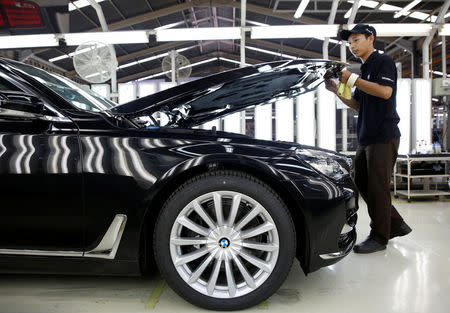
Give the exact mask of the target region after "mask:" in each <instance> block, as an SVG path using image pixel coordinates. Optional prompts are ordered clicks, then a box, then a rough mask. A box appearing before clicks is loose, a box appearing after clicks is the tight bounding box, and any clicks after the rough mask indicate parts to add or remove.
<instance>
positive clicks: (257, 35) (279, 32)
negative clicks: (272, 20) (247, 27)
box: [251, 25, 339, 39]
mask: <svg viewBox="0 0 450 313" xmlns="http://www.w3.org/2000/svg"><path fill="white" fill-rule="evenodd" d="M338 28H339V25H286V26H268V27H263V26H262V27H252V28H251V38H252V39H272V38H311V37H312V34H314V36H317V37H336V36H337V33H338Z"/></svg>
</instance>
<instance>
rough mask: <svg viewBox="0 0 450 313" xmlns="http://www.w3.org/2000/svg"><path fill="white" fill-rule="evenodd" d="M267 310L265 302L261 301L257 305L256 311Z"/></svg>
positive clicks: (267, 306)
mask: <svg viewBox="0 0 450 313" xmlns="http://www.w3.org/2000/svg"><path fill="white" fill-rule="evenodd" d="M268 308H269V305H268V304H267V301H263V302H261V303H260V304H258V310H267V309H268Z"/></svg>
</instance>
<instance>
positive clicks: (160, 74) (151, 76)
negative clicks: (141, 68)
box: [137, 71, 170, 82]
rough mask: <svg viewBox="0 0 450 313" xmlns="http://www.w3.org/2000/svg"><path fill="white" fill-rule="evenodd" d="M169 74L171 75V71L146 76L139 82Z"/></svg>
mask: <svg viewBox="0 0 450 313" xmlns="http://www.w3.org/2000/svg"><path fill="white" fill-rule="evenodd" d="M167 73H170V71H165V72H161V73H157V74H153V75H150V76H145V77H142V78H139V79H138V80H137V81H138V82H140V81H143V80H146V79H150V78H154V77H158V76H162V75H165V74H167Z"/></svg>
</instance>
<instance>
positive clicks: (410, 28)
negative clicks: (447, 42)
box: [344, 23, 433, 37]
mask: <svg viewBox="0 0 450 313" xmlns="http://www.w3.org/2000/svg"><path fill="white" fill-rule="evenodd" d="M369 25H370V26H373V27H374V28H375V29H376V31H377V37H398V36H428V35H429V34H430V31H431V30H432V28H433V24H419V23H415V24H414V23H409V24H369ZM354 26H355V24H350V25H345V26H344V29H352V28H353V27H354Z"/></svg>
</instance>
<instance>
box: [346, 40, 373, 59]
mask: <svg viewBox="0 0 450 313" xmlns="http://www.w3.org/2000/svg"><path fill="white" fill-rule="evenodd" d="M348 42H349V44H350V50H351V51H352V53H353V54H354V55H355V56H356V57H358V58H362V57H364V56H365V55H366V54H367V53H369V51H371V50H372V48H373V36H369V37H368V38H366V35H364V34H351V35H350V37H348Z"/></svg>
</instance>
